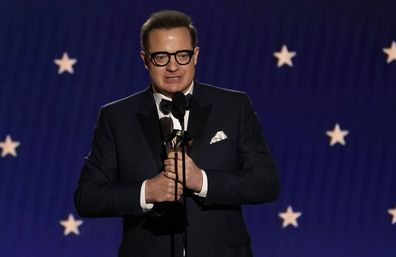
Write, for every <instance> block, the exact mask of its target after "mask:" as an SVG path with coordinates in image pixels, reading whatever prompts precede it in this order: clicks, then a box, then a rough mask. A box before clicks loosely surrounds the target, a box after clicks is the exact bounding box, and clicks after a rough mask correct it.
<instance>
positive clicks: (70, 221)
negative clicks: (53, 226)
mask: <svg viewBox="0 0 396 257" xmlns="http://www.w3.org/2000/svg"><path fill="white" fill-rule="evenodd" d="M59 223H60V224H61V225H62V226H63V227H65V230H64V231H63V234H64V235H65V236H67V235H68V234H70V233H74V234H76V235H79V234H80V231H79V230H78V227H79V226H81V225H82V224H83V221H82V220H75V219H74V216H73V214H69V217H68V218H67V220H61V221H59Z"/></svg>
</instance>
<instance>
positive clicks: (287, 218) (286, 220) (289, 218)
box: [279, 205, 302, 228]
mask: <svg viewBox="0 0 396 257" xmlns="http://www.w3.org/2000/svg"><path fill="white" fill-rule="evenodd" d="M301 215H302V213H301V212H293V208H292V207H291V206H290V205H289V206H288V207H287V210H286V212H280V213H279V217H280V218H281V219H283V223H282V227H283V228H285V227H287V226H289V225H292V226H294V227H298V223H297V219H298V218H299V217H300V216H301Z"/></svg>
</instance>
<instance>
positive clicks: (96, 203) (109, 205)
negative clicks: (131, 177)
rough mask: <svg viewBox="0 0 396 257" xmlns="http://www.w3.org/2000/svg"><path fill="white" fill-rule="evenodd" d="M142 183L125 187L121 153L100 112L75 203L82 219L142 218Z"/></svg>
mask: <svg viewBox="0 0 396 257" xmlns="http://www.w3.org/2000/svg"><path fill="white" fill-rule="evenodd" d="M141 184H142V181H141V182H136V183H130V184H122V183H120V179H119V172H118V165H117V149H116V144H115V139H114V137H113V135H112V130H111V126H110V124H109V121H108V114H107V113H106V109H105V108H102V109H101V111H100V112H99V116H98V120H97V123H96V127H95V130H94V136H93V139H92V145H91V151H90V153H89V155H88V156H87V157H86V158H85V162H84V166H83V168H82V170H81V175H80V179H79V181H78V185H77V189H76V191H75V193H74V203H75V206H76V209H77V212H78V213H79V215H80V216H82V217H106V216H121V215H125V214H135V215H137V214H142V209H141V207H140V187H141Z"/></svg>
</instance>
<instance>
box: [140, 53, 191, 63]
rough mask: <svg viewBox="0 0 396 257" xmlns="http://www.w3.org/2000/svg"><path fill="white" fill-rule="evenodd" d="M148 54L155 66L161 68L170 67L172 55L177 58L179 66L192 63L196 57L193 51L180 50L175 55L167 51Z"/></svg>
mask: <svg viewBox="0 0 396 257" xmlns="http://www.w3.org/2000/svg"><path fill="white" fill-rule="evenodd" d="M146 53H147V54H148V56H149V57H150V59H151V62H152V63H153V64H154V65H155V66H159V67H163V66H166V65H168V63H169V62H170V58H171V56H172V55H174V56H175V59H176V62H177V63H178V64H180V65H187V64H189V63H190V62H191V58H192V57H193V55H194V51H193V50H179V51H176V52H174V53H169V52H165V51H159V52H154V53H150V52H148V51H146Z"/></svg>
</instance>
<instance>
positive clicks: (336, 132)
mask: <svg viewBox="0 0 396 257" xmlns="http://www.w3.org/2000/svg"><path fill="white" fill-rule="evenodd" d="M326 134H327V135H328V136H329V137H331V140H330V146H333V145H335V144H336V143H340V144H342V145H345V139H344V137H345V136H346V135H348V134H349V131H348V130H341V128H340V125H338V123H336V124H335V126H334V129H333V130H328V131H327V132H326Z"/></svg>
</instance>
